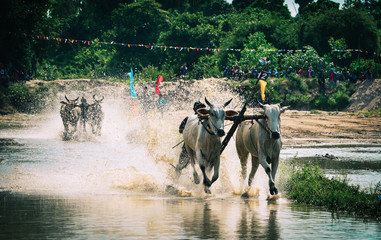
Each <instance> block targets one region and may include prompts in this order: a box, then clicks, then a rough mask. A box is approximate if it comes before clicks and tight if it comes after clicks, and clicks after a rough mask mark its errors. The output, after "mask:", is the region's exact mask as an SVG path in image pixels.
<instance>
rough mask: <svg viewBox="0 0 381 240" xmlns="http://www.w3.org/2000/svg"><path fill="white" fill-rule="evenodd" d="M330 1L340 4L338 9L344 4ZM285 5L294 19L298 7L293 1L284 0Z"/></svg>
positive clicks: (338, 0) (337, 0)
mask: <svg viewBox="0 0 381 240" xmlns="http://www.w3.org/2000/svg"><path fill="white" fill-rule="evenodd" d="M331 1H332V2H337V3H340V8H341V7H342V6H343V4H344V0H331ZM228 2H231V0H229V1H228ZM285 4H287V6H288V10H290V12H291V16H293V17H295V16H296V11H297V10H298V8H299V5H298V4H296V3H295V1H294V0H285ZM294 5H295V7H294ZM295 9H296V11H295Z"/></svg>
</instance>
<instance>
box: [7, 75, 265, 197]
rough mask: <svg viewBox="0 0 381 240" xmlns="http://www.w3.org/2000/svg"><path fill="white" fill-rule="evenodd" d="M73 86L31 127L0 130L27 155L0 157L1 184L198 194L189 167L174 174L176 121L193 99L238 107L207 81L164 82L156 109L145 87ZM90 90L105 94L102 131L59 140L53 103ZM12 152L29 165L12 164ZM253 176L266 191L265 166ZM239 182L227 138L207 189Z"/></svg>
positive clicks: (231, 187) (219, 84) (235, 187)
mask: <svg viewBox="0 0 381 240" xmlns="http://www.w3.org/2000/svg"><path fill="white" fill-rule="evenodd" d="M78 88H79V87H78V86H77V85H73V84H71V85H70V86H66V89H65V91H63V92H61V93H59V94H58V95H57V104H51V106H50V107H47V109H46V111H44V113H42V114H40V115H38V117H37V120H36V121H35V122H34V125H35V126H34V127H31V128H23V129H21V130H17V131H8V130H6V131H2V132H1V137H2V138H3V137H12V138H16V139H17V141H19V142H21V143H22V144H24V146H26V148H27V150H26V153H27V154H26V155H22V156H20V155H17V153H11V154H8V155H4V156H3V158H5V159H6V160H5V161H4V162H3V164H4V165H6V166H7V167H6V168H7V170H6V171H7V172H5V171H3V172H2V173H5V174H6V175H5V176H4V175H3V177H1V179H0V180H1V182H3V181H5V180H4V179H5V178H7V177H9V178H10V179H12V176H15V178H14V179H13V180H9V181H5V182H6V183H7V185H8V186H6V187H8V188H9V189H11V190H17V191H47V192H50V191H61V192H71V193H80V192H90V193H97V192H98V193H99V192H102V193H106V192H111V193H116V192H117V193H125V192H131V191H133V192H135V193H136V192H150V193H156V194H161V193H164V192H165V190H166V187H167V186H168V185H171V186H174V187H175V188H177V189H179V190H180V192H182V193H187V192H191V193H192V195H193V196H204V193H203V186H202V184H200V185H195V184H194V183H193V177H192V176H193V175H192V168H191V166H188V168H187V169H185V170H184V171H183V172H182V175H181V176H180V178H178V179H176V177H175V171H174V168H173V167H172V166H171V164H172V165H176V164H177V161H178V157H179V155H180V151H181V145H182V144H180V145H179V146H178V147H176V148H173V146H175V145H176V144H177V143H179V142H180V141H182V135H181V134H179V132H178V126H179V124H180V123H181V121H182V120H183V118H184V117H186V116H187V115H190V114H192V112H193V110H192V107H193V103H194V101H197V100H202V101H203V99H204V98H205V97H207V98H208V100H209V101H210V102H212V103H224V102H226V101H227V100H229V99H231V98H233V101H232V103H231V104H230V105H229V109H235V110H237V109H239V108H240V107H241V105H242V100H241V99H240V98H239V97H238V96H237V95H236V94H235V93H233V92H232V91H231V89H230V88H229V87H228V86H227V83H226V82H224V81H221V80H216V79H211V80H208V81H206V80H205V81H194V82H187V83H182V85H181V86H179V83H165V84H163V85H162V87H161V91H162V93H163V95H164V97H165V98H166V100H167V104H166V105H165V108H164V110H162V111H160V110H159V109H157V107H156V105H155V100H156V98H155V96H153V95H151V96H145V95H147V92H144V91H147V89H148V88H145V87H144V86H143V87H140V86H138V87H137V88H136V90H137V93H138V96H145V97H144V98H142V97H140V98H139V97H138V98H137V99H131V98H130V97H129V94H128V92H129V91H128V89H127V88H126V87H125V86H124V85H120V84H117V85H115V86H103V85H100V86H97V87H93V88H84V87H82V88H80V89H79V90H78ZM152 89H154V88H152ZM94 94H96V95H97V96H104V97H105V98H104V101H103V103H102V108H103V111H104V115H105V119H104V121H103V128H102V135H101V136H100V137H96V136H92V134H91V130H90V129H89V128H88V129H87V132H86V133H85V132H81V131H79V133H78V137H77V138H76V140H74V141H69V142H63V141H62V132H63V125H62V122H61V119H60V116H59V107H60V104H59V101H60V100H62V99H64V96H65V95H67V96H68V97H69V98H74V97H80V98H81V97H85V98H87V99H88V102H89V103H91V99H92V96H93V95H94ZM132 103H133V104H132ZM226 128H227V129H226V131H227V130H228V127H226ZM78 129H80V128H79V127H78ZM13 156H18V158H22V160H23V162H25V161H29V162H30V164H24V163H22V162H18V161H15V160H14V158H13ZM197 169H199V167H198V166H197ZM257 175H263V176H260V177H256V178H255V180H254V181H257V182H254V184H257V185H262V186H264V189H265V190H263V191H267V190H266V189H267V187H266V185H267V180H260V179H266V175H265V174H264V171H263V173H261V171H260V170H259V171H258V173H257ZM16 176H17V177H16ZM256 179H259V180H256ZM258 181H259V183H258ZM240 185H241V181H240V165H239V160H238V157H237V155H236V152H235V147H234V139H232V140H231V142H230V144H229V146H228V147H227V149H226V150H225V151H224V153H223V154H222V156H221V167H220V178H219V179H218V180H217V182H216V183H215V184H213V187H212V192H213V195H215V196H218V195H221V194H222V195H223V194H233V192H237V191H239V189H240V187H241V186H240ZM180 195H181V194H180ZM183 195H187V194H183Z"/></svg>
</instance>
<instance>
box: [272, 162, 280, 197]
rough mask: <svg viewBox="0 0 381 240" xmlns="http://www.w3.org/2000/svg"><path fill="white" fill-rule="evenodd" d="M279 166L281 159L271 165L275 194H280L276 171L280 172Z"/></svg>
mask: <svg viewBox="0 0 381 240" xmlns="http://www.w3.org/2000/svg"><path fill="white" fill-rule="evenodd" d="M278 165H279V158H276V159H275V160H274V161H272V163H271V176H272V177H273V180H274V194H278V189H277V188H276V187H275V175H276V171H277V170H278Z"/></svg>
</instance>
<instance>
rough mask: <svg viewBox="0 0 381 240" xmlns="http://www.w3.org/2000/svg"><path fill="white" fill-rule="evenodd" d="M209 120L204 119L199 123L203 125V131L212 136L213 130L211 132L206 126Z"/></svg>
mask: <svg viewBox="0 0 381 240" xmlns="http://www.w3.org/2000/svg"><path fill="white" fill-rule="evenodd" d="M200 121H201V120H200ZM208 122H209V119H207V120H205V121H201V125H202V126H203V127H204V129H205V131H207V132H208V133H209V134H210V135H212V136H216V134H214V133H213V132H211V131H210V130H209V129H208V128H209V124H207V123H208Z"/></svg>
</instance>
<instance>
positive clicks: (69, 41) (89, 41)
mask: <svg viewBox="0 0 381 240" xmlns="http://www.w3.org/2000/svg"><path fill="white" fill-rule="evenodd" d="M32 37H33V38H36V39H40V40H54V41H58V42H63V43H72V44H74V43H77V44H84V45H89V46H90V45H94V44H104V45H117V46H125V47H144V48H147V49H150V50H152V49H154V48H160V49H163V50H164V51H166V50H167V49H175V50H179V51H183V50H184V51H188V52H189V51H190V50H192V51H208V52H219V51H236V52H241V51H251V52H253V51H257V50H254V49H239V48H238V49H237V48H226V49H220V48H209V47H204V48H201V47H178V46H162V45H146V44H135V43H121V42H115V41H111V42H101V41H91V40H77V39H70V38H59V37H47V36H38V35H37V36H32ZM263 51H264V52H282V53H283V52H286V53H294V52H295V53H297V52H309V51H310V50H305V49H296V50H293V49H291V50H290V49H263ZM333 52H359V53H367V54H368V53H371V52H369V51H363V50H361V49H343V50H339V49H335V50H333ZM373 54H375V55H376V54H377V53H376V52H373ZM379 56H381V53H380V54H379Z"/></svg>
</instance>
